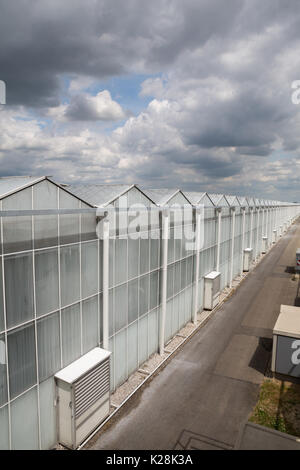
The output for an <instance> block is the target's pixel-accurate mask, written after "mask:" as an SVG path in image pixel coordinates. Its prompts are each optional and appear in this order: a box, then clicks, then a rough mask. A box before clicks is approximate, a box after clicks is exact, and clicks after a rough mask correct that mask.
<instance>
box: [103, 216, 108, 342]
mask: <svg viewBox="0 0 300 470" xmlns="http://www.w3.org/2000/svg"><path fill="white" fill-rule="evenodd" d="M102 279H103V294H102V300H103V306H102V311H103V348H104V349H108V337H109V311H108V305H109V302H108V296H109V291H108V288H109V219H108V216H106V218H105V219H104V220H103V278H102Z"/></svg>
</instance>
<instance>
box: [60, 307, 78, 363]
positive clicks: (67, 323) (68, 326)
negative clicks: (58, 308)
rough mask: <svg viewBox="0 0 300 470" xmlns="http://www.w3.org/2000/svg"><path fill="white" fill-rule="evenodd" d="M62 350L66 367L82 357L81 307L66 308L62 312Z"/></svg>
mask: <svg viewBox="0 0 300 470" xmlns="http://www.w3.org/2000/svg"><path fill="white" fill-rule="evenodd" d="M61 319H62V350H63V365H64V367H65V366H67V365H68V364H70V363H71V362H73V361H75V359H78V357H79V356H80V306H79V304H76V305H72V306H71V307H68V308H65V309H64V310H62V312H61Z"/></svg>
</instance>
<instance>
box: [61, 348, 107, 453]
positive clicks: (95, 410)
mask: <svg viewBox="0 0 300 470" xmlns="http://www.w3.org/2000/svg"><path fill="white" fill-rule="evenodd" d="M110 354H111V353H110V352H109V351H105V350H104V349H101V348H94V349H93V350H92V351H90V352H88V353H87V354H85V355H84V356H82V357H81V358H80V359H78V360H77V361H75V362H73V363H72V364H70V365H68V366H67V367H65V368H64V369H62V370H61V371H60V372H58V373H57V374H56V375H55V381H56V396H57V410H58V413H57V420H58V441H59V442H60V443H61V444H63V445H64V446H66V447H68V448H71V449H76V448H77V447H78V446H79V445H80V444H81V443H82V442H83V441H84V439H85V438H86V437H87V436H88V435H89V434H90V433H91V432H92V431H93V430H94V429H95V428H96V427H97V426H98V425H99V424H100V423H101V422H102V421H103V420H104V419H105V418H106V417H107V416H108V415H109V411H110Z"/></svg>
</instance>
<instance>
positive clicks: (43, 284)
mask: <svg viewBox="0 0 300 470" xmlns="http://www.w3.org/2000/svg"><path fill="white" fill-rule="evenodd" d="M34 261H35V284H36V290H35V291H36V312H37V315H38V316H39V315H42V314H44V313H48V312H53V311H54V310H56V309H57V308H58V307H59V298H58V297H59V296H58V251H57V248H55V249H52V250H43V251H36V252H35V260H34Z"/></svg>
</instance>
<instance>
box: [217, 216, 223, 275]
mask: <svg viewBox="0 0 300 470" xmlns="http://www.w3.org/2000/svg"><path fill="white" fill-rule="evenodd" d="M217 212H218V239H217V262H216V271H217V272H220V248H221V225H222V208H221V207H218V208H217Z"/></svg>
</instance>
